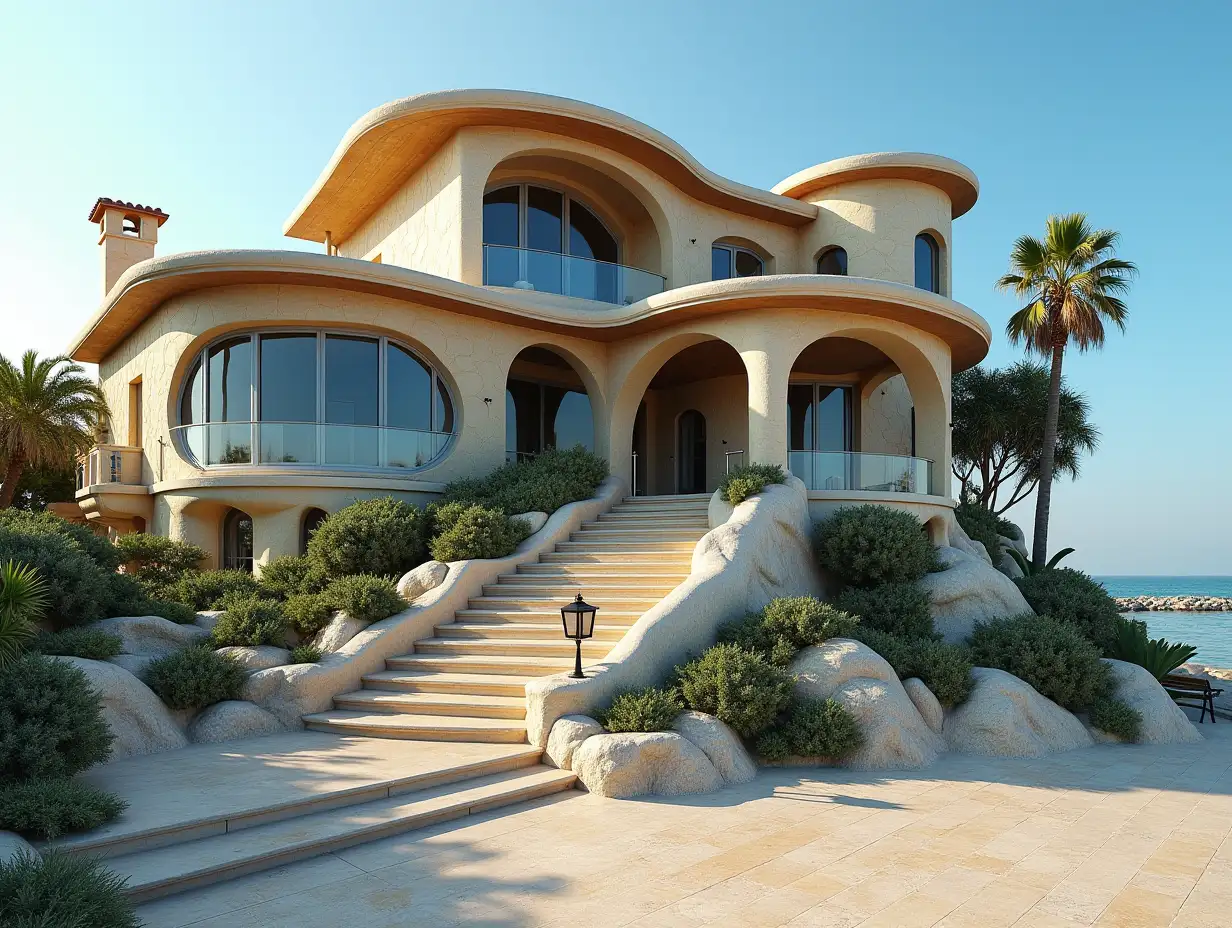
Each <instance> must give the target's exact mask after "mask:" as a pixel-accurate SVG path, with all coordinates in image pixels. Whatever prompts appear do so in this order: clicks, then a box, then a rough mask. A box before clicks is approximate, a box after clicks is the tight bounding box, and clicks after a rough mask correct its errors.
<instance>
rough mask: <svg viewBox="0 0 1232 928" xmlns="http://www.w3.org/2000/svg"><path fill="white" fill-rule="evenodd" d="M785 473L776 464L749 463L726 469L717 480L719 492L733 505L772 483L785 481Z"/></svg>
mask: <svg viewBox="0 0 1232 928" xmlns="http://www.w3.org/2000/svg"><path fill="white" fill-rule="evenodd" d="M786 482H787V475H786V474H784V473H783V468H782V467H781V466H780V465H778V464H750V465H748V466H747V467H744V466H741V467H737V468H735V469H734V470H730V471H728V472H727V473H726V474H724V475H723V479H721V480H720V481H719V492H720V493H721V494H722V496H723V499H725V500H727V501H728V502H729V503H731V504H732V505H733V506H736V505H739V504H740V503H743V502H744V501H745V500H746V499H748V498H749V497H750V496H755V495H756V494H758V493H760V492H761V491H762V490H764V489H765V488H766V487H767V486H769V485H770V484H772V483H786Z"/></svg>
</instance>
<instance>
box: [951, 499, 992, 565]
mask: <svg viewBox="0 0 1232 928" xmlns="http://www.w3.org/2000/svg"><path fill="white" fill-rule="evenodd" d="M954 518H955V519H956V520H957V521H958V525H959V527H960V528H962V530H963V531H964V532H966V533H967V537H968V538H970V539H971V540H972V541H978V542H979V543H980V544H982V545H983V546H984V550H985V551H987V552H988V556H989V557H990V558H991V559H992V562H993V564H996V563H997V562H998V561H999V560H1000V559H1001V540H1000V538H999V537H998V536H999V535H1000V534H1001V532H1000V526H999V524H998V520H997V517H996V516H995V515H994V514H993V513H992V512H990V511H989V510H988V509H985V508H984V506H982V505H981V504H980V503H978V502H977V501H975V500H973V499H965V500H963V501H962V502H961V503H959V504H958V505H957V506H955V507H954Z"/></svg>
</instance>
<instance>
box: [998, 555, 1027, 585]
mask: <svg viewBox="0 0 1232 928" xmlns="http://www.w3.org/2000/svg"><path fill="white" fill-rule="evenodd" d="M997 570H999V571H1001V573H1003V574H1005V575H1006V576H1007V577H1009V578H1010V579H1011V580H1018V579H1019V578H1021V577H1022V576H1023V573H1022V568H1021V567H1019V566H1018V562H1017V561H1016V560H1014V559H1013V558H1012V557H1010V556H1009V554H1008V553H1007V552H1006V551H1005V550H1002V551H1001V559H1000V560H999V561H997Z"/></svg>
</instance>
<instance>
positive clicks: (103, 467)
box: [77, 445, 141, 491]
mask: <svg viewBox="0 0 1232 928" xmlns="http://www.w3.org/2000/svg"><path fill="white" fill-rule="evenodd" d="M107 484H122V485H126V486H140V485H141V449H140V448H134V447H131V446H129V445H95V446H94V447H93V448H91V449H90V450H89V451H87V452H86V453H85V454H83V455H82V456H81V457H80V458H78V459H77V489H78V491H81V490H85V489H86V488H87V487H97V486H102V485H107Z"/></svg>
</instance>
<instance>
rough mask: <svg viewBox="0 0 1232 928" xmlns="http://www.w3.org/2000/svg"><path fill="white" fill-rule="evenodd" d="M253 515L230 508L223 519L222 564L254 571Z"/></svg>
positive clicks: (250, 571)
mask: <svg viewBox="0 0 1232 928" xmlns="http://www.w3.org/2000/svg"><path fill="white" fill-rule="evenodd" d="M252 551H253V545H252V516H250V515H249V514H248V513H246V512H244V511H243V510H241V509H230V510H228V511H227V514H226V516H225V517H223V520H222V566H223V567H225V568H227V569H228V570H246V571H248V572H249V573H252Z"/></svg>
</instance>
